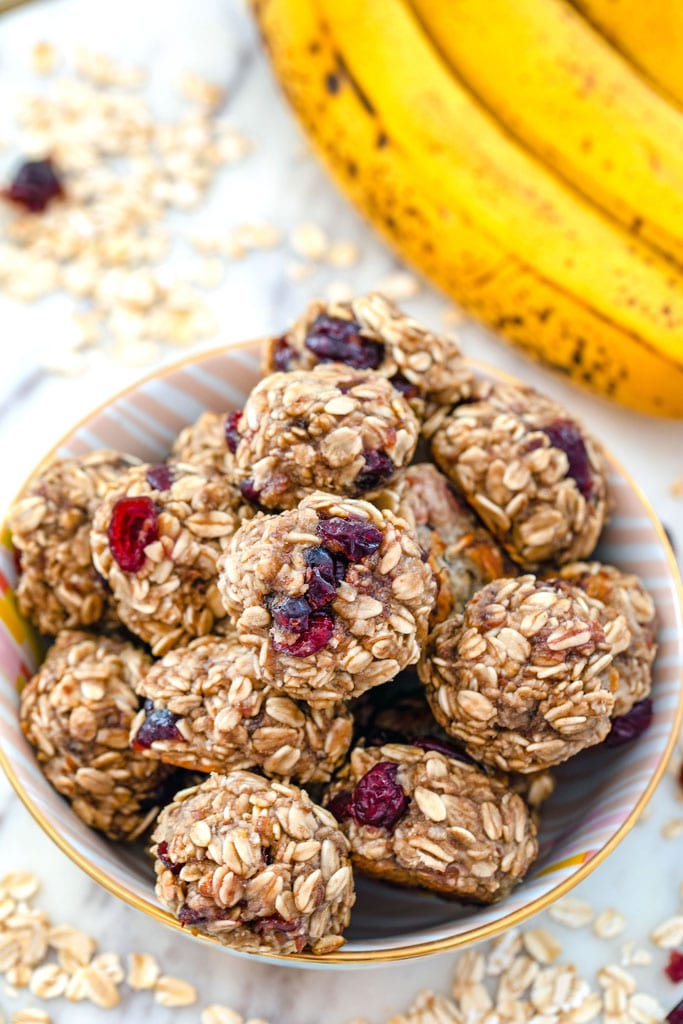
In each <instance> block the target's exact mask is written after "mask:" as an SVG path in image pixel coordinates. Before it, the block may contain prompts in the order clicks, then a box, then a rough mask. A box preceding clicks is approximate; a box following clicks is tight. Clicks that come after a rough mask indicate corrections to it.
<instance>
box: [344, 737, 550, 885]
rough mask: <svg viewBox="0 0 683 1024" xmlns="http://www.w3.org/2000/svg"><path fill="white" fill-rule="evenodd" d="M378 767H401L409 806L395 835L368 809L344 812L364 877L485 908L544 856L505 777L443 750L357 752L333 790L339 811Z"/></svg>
mask: <svg viewBox="0 0 683 1024" xmlns="http://www.w3.org/2000/svg"><path fill="white" fill-rule="evenodd" d="M378 765H379V766H384V767H386V766H387V765H388V766H396V769H397V770H396V772H395V773H392V778H394V780H395V784H396V785H398V786H400V788H401V789H402V790H403V793H404V794H405V797H406V798H407V805H406V807H405V811H404V813H403V814H402V816H401V817H399V819H398V821H397V823H396V824H395V826H394V827H393V828H391V829H387V828H381V827H377V826H376V825H374V824H372V823H367V821H366V818H365V817H364V815H363V813H362V811H363V809H361V810H360V811H358V810H357V811H356V812H355V813H354V811H353V809H351V810H350V811H349V813H348V816H347V815H346V814H345V812H344V811H343V810H338V814H340V815H341V816H342V819H341V822H340V823H341V827H342V829H343V830H344V833H345V835H346V836H347V837H348V840H349V843H350V844H351V858H352V860H353V864H354V866H355V867H357V868H358V869H359V870H360V871H361V872H362V873H363V874H367V875H371V876H376V877H379V878H384V879H386V880H387V881H391V882H397V883H399V884H401V885H408V886H420V887H422V888H426V889H433V890H435V891H436V892H439V893H442V894H444V895H448V896H456V897H458V898H459V899H463V900H466V901H475V902H484V903H491V902H493V901H495V900H498V899H501V898H502V897H503V896H505V895H506V894H507V893H508V892H509V891H510V890H511V889H512V888H513V886H514V885H515V884H516V883H517V882H518V881H519V880H520V879H521V878H523V876H524V875H525V874H526V871H527V869H528V868H529V866H530V864H532V863H533V861H534V860H535V858H536V853H537V842H536V828H535V826H534V824H533V822H532V821H531V817H530V814H529V809H528V807H527V805H526V803H525V802H524V800H523V799H522V797H521V796H518V795H517V794H516V793H513V792H512V791H511V789H510V788H509V786H508V784H507V781H506V780H505V779H504V778H497V777H496V776H494V775H487V774H486V772H484V771H482V769H481V768H479V767H478V766H477V765H474V764H467V763H465V762H463V761H461V760H457V759H456V758H455V757H448V756H444V754H442V753H440V752H439V751H438V750H423V749H420V748H419V747H415V746H410V745H406V744H395V743H392V744H385V745H384V746H381V747H368V748H365V747H356V748H355V749H354V750H353V751H352V753H351V757H350V760H349V763H348V765H347V766H346V767H345V768H344V769H343V770H342V771H341V772H340V773H339V775H338V777H337V779H336V781H335V782H334V783H333V784H332V786H330V787H329V788H328V790H327V793H326V797H325V802H326V804H327V805H328V806H329V807H330V808H331V809H332V810H333V812H334V810H335V809H339V808H341V806H342V805H341V799H342V798H343V797H344V796H345V795H350V794H352V793H353V792H354V791H356V792H357V790H356V787H357V786H358V785H359V783H360V784H361V786H362V784H363V783H362V780H363V779H366V778H367V777H368V773H369V772H372V770H373V768H375V767H376V766H378ZM382 795H383V794H381V793H380V799H381V797H382Z"/></svg>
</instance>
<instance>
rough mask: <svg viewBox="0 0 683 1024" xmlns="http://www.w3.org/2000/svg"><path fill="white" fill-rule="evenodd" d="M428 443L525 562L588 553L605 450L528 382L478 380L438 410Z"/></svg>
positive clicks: (602, 503) (599, 522)
mask: <svg viewBox="0 0 683 1024" xmlns="http://www.w3.org/2000/svg"><path fill="white" fill-rule="evenodd" d="M432 450H433V453H434V457H435V459H436V461H437V463H438V464H439V466H440V467H441V469H442V470H443V471H444V473H446V475H447V476H448V477H449V478H450V479H451V480H452V481H453V483H454V484H455V485H456V487H457V488H458V489H459V490H460V492H461V493H462V494H463V495H464V497H465V498H466V499H467V501H468V502H469V504H470V505H471V506H472V508H473V509H474V510H475V512H476V513H477V514H478V515H479V516H481V518H482V519H483V521H484V523H485V525H486V526H487V527H488V528H489V530H490V531H491V533H492V534H493V535H494V537H495V538H496V539H497V540H498V541H499V542H500V543H501V544H502V545H503V546H504V547H505V549H506V550H507V552H508V554H509V555H510V557H511V558H513V559H514V560H515V561H516V562H518V563H519V565H521V566H523V567H524V568H525V569H536V568H538V566H539V565H540V564H541V563H542V562H546V561H550V562H553V563H555V564H556V565H561V564H564V563H565V562H571V561H574V560H575V559H578V558H586V557H588V556H589V555H590V554H591V553H592V551H593V549H594V548H595V545H596V544H597V542H598V538H599V536H600V531H601V530H602V527H603V525H604V522H605V517H606V513H607V481H606V475H605V464H604V459H603V456H602V453H601V450H600V448H599V446H598V444H597V443H596V442H595V441H594V440H593V439H592V438H591V437H590V436H589V435H588V434H587V433H586V432H585V431H584V430H583V428H582V427H581V425H580V424H579V423H578V422H577V421H576V420H575V419H573V418H572V417H571V416H570V415H569V413H567V412H566V410H565V409H563V408H562V407H561V406H560V405H557V404H556V403H555V402H552V401H550V399H549V398H545V397H544V396H543V395H540V394H538V392H537V391H534V390H533V389H532V388H525V387H516V386H515V385H513V384H502V383H494V382H492V381H483V382H478V383H477V384H476V385H475V387H474V389H473V392H472V397H471V399H470V400H469V401H468V402H466V403H464V404H463V405H460V406H456V407H455V408H454V409H452V410H451V412H450V413H449V414H448V415H446V416H445V418H444V419H443V420H442V422H441V424H440V426H439V427H438V429H437V430H436V431H435V433H434V435H433V438H432Z"/></svg>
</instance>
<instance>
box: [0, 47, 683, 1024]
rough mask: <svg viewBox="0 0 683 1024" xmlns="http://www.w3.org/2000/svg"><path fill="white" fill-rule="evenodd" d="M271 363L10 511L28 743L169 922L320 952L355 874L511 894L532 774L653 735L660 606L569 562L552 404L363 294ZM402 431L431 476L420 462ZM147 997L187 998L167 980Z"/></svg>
mask: <svg viewBox="0 0 683 1024" xmlns="http://www.w3.org/2000/svg"><path fill="white" fill-rule="evenodd" d="M100 70H101V73H102V74H112V75H115V74H117V72H116V70H115V69H111V68H110V69H107V67H106V66H103V67H102V69H100ZM93 73H94V72H93ZM98 73H99V72H98ZM187 87H188V89H189V90H190V92H191V93H192V94H193V95H196V96H197V97H199V94H200V93H203V91H204V92H206V91H205V90H203V87H202V85H201V82H198V81H195V80H190V81H188V83H187ZM197 101H198V102H200V100H199V99H198V100H197ZM201 102H206V103H207V104H209V103H210V102H213V101H211V100H210V97H209V92H206V95H205V99H204V100H202V101H201ZM56 202H57V200H56V199H55V203H56ZM323 243H325V244H323ZM296 244H297V245H298V246H299V248H300V249H301V252H302V253H303V251H304V249H305V248H308V249H309V250H311V251H312V250H313V249H315V251H316V252H317V253H318V256H316V257H312V256H311V257H310V258H311V259H313V258H315V259H323V258H326V256H325V254H326V253H327V252H328V249H329V246H328V244H327V241H326V240H325V239H324V238H321V237H319V236H316V232H315V231H309V232H307V233H306V232H301V237H297V239H296ZM316 246H317V248H316ZM339 258H340V259H342V258H345V257H344V256H343V254H341V255H339ZM266 361H267V364H268V368H269V369H272V370H273V371H274V372H273V373H271V374H270V375H269V376H267V377H265V378H264V379H263V380H261V381H260V382H259V383H258V384H257V385H256V387H255V388H254V389H253V391H252V393H251V394H250V395H249V396H248V397H247V399H246V403H245V405H244V408H243V409H234V410H227V409H225V410H221V409H218V410H205V411H204V412H203V413H202V415H201V416H200V417H199V419H198V420H197V421H196V422H195V423H194V424H189V425H187V426H186V427H185V428H184V429H183V430H182V431H181V433H180V434H179V435H178V437H177V438H176V439H175V442H174V443H173V445H172V449H171V451H170V452H169V454H168V458H167V460H166V461H164V462H162V463H158V464H148V463H141V462H139V461H138V460H137V459H135V458H133V457H132V456H127V455H123V454H119V453H117V452H94V453H92V454H90V455H87V456H85V457H81V458H75V459H69V460H62V461H61V462H57V463H54V464H53V465H52V466H49V467H47V468H42V469H41V470H40V472H39V473H38V474H37V475H36V477H35V478H34V480H33V481H32V482H31V483H30V484H29V486H28V487H27V489H26V491H25V493H24V494H23V495H22V496H21V497H20V499H19V500H18V501H17V502H16V503H15V505H14V506H13V508H12V510H11V513H10V527H11V529H12V531H13V537H14V542H15V547H16V551H17V561H18V569H19V576H20V579H19V584H18V598H19V602H20V607H21V609H22V611H23V612H24V614H26V615H27V617H28V618H29V619H30V620H31V621H32V622H33V624H34V625H36V626H37V627H38V628H39V629H40V630H41V631H42V632H44V633H45V634H46V635H47V636H48V637H53V638H56V639H55V640H54V643H53V646H52V647H51V648H50V649H49V651H48V655H47V658H46V660H45V662H44V664H43V666H42V668H41V669H40V671H39V672H38V673H37V675H36V676H35V678H34V679H33V680H32V681H31V682H30V683H29V685H28V686H27V687H26V689H25V691H24V693H23V695H22V700H21V717H22V725H23V728H24V731H25V733H26V735H27V737H28V739H29V741H30V742H31V743H32V745H33V746H34V748H35V750H36V755H37V758H38V761H39V763H40V764H41V767H42V769H43V771H44V772H45V775H46V777H47V778H48V780H49V781H50V782H51V784H52V785H53V786H54V787H55V788H56V789H57V790H58V791H59V792H60V793H62V794H63V795H64V796H65V797H66V798H67V799H68V800H69V801H70V802H71V804H72V807H73V809H74V811H75V812H76V813H77V814H78V815H79V816H80V817H81V818H82V819H83V820H84V821H85V822H86V823H87V824H89V825H91V826H92V827H93V828H96V829H98V830H100V831H101V832H103V833H104V834H105V835H107V836H108V837H110V838H113V839H135V838H138V837H142V836H143V835H145V833H149V832H152V833H153V841H152V847H151V852H152V854H153V856H154V860H155V869H156V873H157V894H158V898H159V899H160V901H161V903H162V904H163V905H164V906H165V907H167V908H168V909H170V911H171V912H172V913H173V914H175V915H176V916H177V917H178V919H179V921H180V922H181V924H182V926H183V927H185V928H187V929H188V930H194V931H200V932H204V933H206V934H208V935H210V936H212V937H213V938H215V939H216V940H218V941H220V942H223V943H226V944H228V945H232V946H236V947H238V948H240V949H243V950H246V951H252V952H255V951H259V950H261V951H266V952H271V953H273V952H276V953H284V954H295V953H297V952H302V951H304V950H307V951H311V952H313V953H315V954H319V955H324V954H325V953H329V952H332V951H333V950H335V949H337V948H338V947H339V946H340V945H341V944H342V943H343V941H344V939H343V931H344V929H345V928H346V926H347V925H348V923H349V918H350V913H351V908H352V906H353V903H354V900H355V895H354V893H355V888H354V879H353V875H352V867H351V865H353V870H354V871H355V873H356V874H357V875H360V874H366V875H370V876H373V877H375V878H379V879H384V880H385V881H388V882H392V883H394V884H399V885H403V886H408V887H413V888H422V889H431V890H434V891H436V892H438V893H441V894H442V895H446V896H449V897H454V898H456V899H459V900H462V901H469V902H471V901H478V902H484V903H486V902H493V901H495V900H498V899H503V898H504V897H505V896H506V895H507V894H508V893H509V891H510V890H511V888H512V887H513V886H514V885H516V884H518V883H519V882H520V881H521V880H522V878H523V877H524V874H525V872H526V871H527V870H528V869H529V867H530V865H531V864H532V862H533V860H534V858H535V856H536V853H537V840H536V831H537V828H538V827H539V822H541V823H542V813H543V807H542V805H543V803H544V801H545V800H546V799H547V798H548V797H549V796H550V795H551V794H552V792H553V789H554V786H555V779H554V778H553V776H552V774H551V772H550V770H549V769H551V768H553V766H555V765H557V764H559V763H561V762H563V761H565V760H567V759H568V758H569V757H573V756H574V755H576V754H579V753H580V752H581V751H583V750H585V749H587V748H589V747H591V746H594V745H596V744H598V743H601V742H602V741H603V740H605V741H606V743H607V745H608V746H609V747H613V746H619V745H621V744H623V743H626V742H633V741H634V740H635V739H636V738H637V736H638V735H639V734H640V733H641V732H642V731H644V729H646V728H647V727H648V725H649V723H650V721H651V720H652V715H653V709H652V701H651V699H650V696H649V694H650V687H651V675H652V665H653V661H654V657H655V652H656V644H655V618H654V606H653V603H652V600H651V598H650V596H649V595H648V594H647V592H646V590H645V588H644V587H643V585H642V583H641V582H640V581H639V580H638V579H637V578H636V577H634V576H632V575H629V574H627V573H623V572H621V571H620V570H618V569H617V568H615V567H611V566H605V565H602V564H601V563H598V562H577V561H574V559H576V558H578V557H586V558H588V557H590V556H591V555H592V551H593V547H594V545H595V543H596V541H597V538H598V535H599V532H600V529H601V526H602V522H603V520H604V516H605V509H606V504H607V495H606V482H605V475H604V469H603V465H602V456H601V455H600V453H599V450H598V448H597V446H596V445H595V444H594V442H593V441H592V440H591V439H590V438H589V437H588V436H587V435H586V434H585V433H584V432H583V430H582V428H581V427H580V426H579V424H577V423H576V422H575V421H574V420H573V419H572V418H571V416H570V415H569V414H568V413H567V412H565V411H564V410H563V409H561V408H560V407H558V406H556V405H555V404H554V403H552V402H550V401H549V400H548V399H545V398H543V397H542V396H540V395H538V394H536V393H535V392H533V391H531V390H530V389H525V388H515V387H513V386H511V385H498V384H491V383H481V382H479V383H475V382H473V381H472V379H471V374H470V370H469V368H468V367H467V366H466V365H465V364H464V363H463V360H462V358H461V356H460V353H459V351H458V350H457V348H455V347H453V346H450V344H449V343H447V342H446V341H445V339H443V338H442V337H441V336H440V335H436V334H434V333H433V332H431V331H430V330H428V329H427V328H423V327H421V326H420V325H419V324H416V323H415V321H413V320H411V319H410V318H409V317H407V316H404V315H403V314H402V313H400V312H399V311H398V310H397V309H396V307H394V306H393V305H392V304H391V303H390V302H387V301H385V299H382V298H380V297H379V296H378V295H369V296H365V297H364V298H360V299H353V298H352V299H350V300H349V301H341V302H330V303H318V304H316V305H313V306H311V307H309V309H308V310H307V311H306V313H305V314H304V315H303V317H302V318H301V319H300V320H299V321H297V323H296V324H295V325H294V327H293V328H292V329H291V330H290V331H289V332H288V333H285V334H284V335H281V336H279V337H278V338H277V339H274V340H273V341H272V342H271V343H270V345H269V346H268V350H267V355H266ZM420 431H421V432H422V434H423V436H424V437H425V438H427V439H428V440H429V439H431V444H432V447H433V451H434V454H435V458H436V460H437V462H438V463H439V465H440V466H441V470H439V469H437V468H436V467H435V466H434V465H432V464H431V463H425V462H417V463H416V464H413V465H411V464H410V463H411V460H412V459H413V458H414V455H415V451H416V446H417V442H418V434H419V433H420ZM537 564H538V565H539V575H538V576H535V575H520V573H521V572H522V569H523V568H524V567H529V566H534V567H535V566H536V565H537ZM86 629H89V630H90V632H87V631H86ZM124 637H125V638H126V639H123V638H124ZM350 750H352V753H351V754H349V751H350ZM176 770H183V771H184V772H185V775H184V776H181V777H178V775H177V774H176ZM188 772H189V773H191V775H190V777H189V778H188V775H187V773H188ZM202 779H204V781H202ZM190 783H192V785H190ZM294 783H297V784H299V785H301V786H308V787H309V788H310V793H308V792H306V791H305V790H304V789H299V788H297V785H295V784H294ZM181 786H184V787H186V788H185V789H183V790H182V792H180V793H177V790H178V789H179V788H180V787H181ZM188 786H190V788H187V787H188ZM174 792H175V793H176V796H175V798H173V799H172V796H173V793H174ZM320 800H324V802H325V805H326V808H327V809H323V807H322V806H319V804H318V801H320ZM169 801H170V802H169ZM314 801H315V802H314ZM682 827H683V826H682V825H681V821H680V819H678V820H676V819H673V820H672V821H670V822H668V823H667V824H666V825H665V827H664V829H663V831H662V834H663V836H665V837H671V838H673V837H675V836H676V835H680V832H681V828H682ZM617 926H618V921H616V920H613V919H611V918H610V919H607V918H606V919H605V921H604V922H603V923H602V925H601V927H602V928H603V930H605V931H606V932H608V931H610V930H612V929H615V928H616V927H617ZM532 941H533V940H531V939H530V940H529V942H532ZM533 955H534V954H532V953H530V956H533ZM141 970H144V968H143V967H141ZM516 970H519V971H521V972H522V974H521V977H522V980H525V979H527V978H528V977H531V975H527V973H525V972H527V971H532V972H533V970H534V968H531V967H529V968H527V967H526V966H524V965H522V967H519V968H516ZM534 977H535V975H534ZM539 977H540V973H539ZM546 981H547V984H548V985H552V984H554V983H555V982H554V981H553V980H552V978H551V977H550V976H548V979H546V980H544V981H543V984H546ZM525 983H526V980H525ZM533 983H534V984H536V982H535V981H534V982H533ZM520 984H521V982H520ZM538 984H541V982H540V981H539V982H538ZM562 984H564V982H562ZM579 987H580V986H579ZM181 988H182V985H181ZM580 990H581V991H583V990H582V989H580ZM520 992H521V989H520ZM157 997H158V998H159V1000H160V1001H161V1000H166V1002H164V1005H169V1006H170V1005H180V1003H178V1002H177V1000H182V999H183V998H185V997H184V996H183V993H182V991H180V992H179V991H178V985H177V984H176V985H175V988H174V983H172V980H171V982H169V983H167V982H164V981H163V979H161V978H160V979H159V980H158V985H157ZM472 998H476V997H474V996H473V997H472ZM482 998H483V997H482ZM174 1001H175V1002H174ZM532 1001H533V1000H532ZM470 1005H471V1006H472V1007H474V1006H475V1003H474V1002H472V1003H471V1004H470ZM220 1009H221V1008H220V1007H218V1008H216V1007H213V1008H212V1007H207V1009H206V1011H205V1014H204V1016H205V1017H206V1022H208V1024H223V1019H222V1017H221V1013H220V1012H219V1011H220ZM214 1011H215V1012H214ZM444 1012H445V1011H444ZM228 1019H229V1021H230V1024H234V1022H233V1018H230V1017H229V1018H228ZM514 1019H515V1021H516V1020H517V1017H515V1018H514ZM525 1020H526V1018H525ZM203 1024H205V1022H204V1020H203ZM439 1024H440V1022H439ZM458 1024H460V1021H458ZM475 1024H478V1022H475ZM487 1024H488V1022H487ZM522 1024H523V1022H522ZM574 1024H580V1021H575V1022H574Z"/></svg>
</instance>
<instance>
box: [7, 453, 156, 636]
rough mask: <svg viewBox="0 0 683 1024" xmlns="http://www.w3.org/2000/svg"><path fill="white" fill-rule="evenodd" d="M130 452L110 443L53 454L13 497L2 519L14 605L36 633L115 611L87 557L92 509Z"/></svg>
mask: <svg viewBox="0 0 683 1024" xmlns="http://www.w3.org/2000/svg"><path fill="white" fill-rule="evenodd" d="M136 461H137V460H136V459H133V458H131V457H130V456H128V455H122V454H121V453H120V452H114V451H95V452H90V453H89V454H88V455H84V456H82V457H80V458H76V459H59V460H57V461H56V462H52V463H51V464H50V465H49V466H47V467H46V468H45V469H44V470H42V471H40V472H39V473H38V474H37V475H36V476H35V477H34V478H33V479H32V480H31V482H30V483H29V485H28V487H27V489H26V491H25V492H24V493H23V494H22V496H21V497H20V498H19V499H18V500H17V501H16V502H15V503H14V504H13V505H12V507H11V508H10V511H9V515H8V517H7V525H8V526H9V528H10V531H11V533H12V543H13V544H14V547H15V549H16V551H17V554H18V563H19V566H20V576H19V582H18V584H17V590H16V593H17V601H18V604H19V610H20V611H21V613H22V615H25V616H26V617H27V618H28V619H30V620H31V622H32V623H33V624H34V626H36V627H37V628H38V629H39V630H40V631H41V633H47V634H49V635H51V636H55V635H56V634H57V633H59V631H60V630H62V629H73V628H75V627H78V626H94V625H95V623H99V622H101V621H102V620H103V618H107V619H108V621H107V622H106V623H104V624H105V625H107V626H109V625H113V624H114V622H115V621H116V616H115V615H114V613H113V609H112V608H111V605H110V602H109V594H108V590H107V587H106V585H105V583H104V581H103V580H102V579H101V577H100V576H99V575H98V574H97V571H96V569H95V567H94V565H93V563H92V558H91V555H90V527H91V525H92V516H93V513H94V512H95V509H96V508H97V506H98V504H99V503H100V501H101V500H102V498H103V497H104V495H105V493H106V491H107V489H108V488H109V487H111V486H113V485H115V484H116V483H117V481H118V480H119V479H120V477H121V475H122V474H123V473H125V472H127V471H128V470H129V469H130V467H131V465H132V464H133V463H135V462H136Z"/></svg>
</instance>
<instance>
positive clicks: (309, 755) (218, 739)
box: [131, 633, 353, 783]
mask: <svg viewBox="0 0 683 1024" xmlns="http://www.w3.org/2000/svg"><path fill="white" fill-rule="evenodd" d="M138 693H139V694H140V696H142V697H145V698H146V701H145V708H144V709H143V710H141V711H140V712H139V713H138V716H137V718H136V719H135V722H134V723H133V727H132V730H131V743H132V745H133V748H134V749H135V750H142V751H149V753H150V755H151V756H153V757H155V758H160V759H161V760H162V761H166V762H168V763H169V764H174V765H178V766H179V767H181V768H188V769H190V770H195V771H201V772H229V771H234V770H236V769H239V768H261V769H262V770H263V772H264V773H265V774H266V775H269V776H274V777H276V778H292V779H295V780H296V781H297V782H304V783H306V782H327V781H328V780H329V778H330V776H331V774H332V772H333V771H334V769H335V768H337V767H338V766H339V765H340V764H341V762H342V761H343V760H344V757H345V756H346V753H347V751H348V749H349V746H350V745H351V733H352V728H353V719H352V717H351V715H350V713H349V712H348V711H347V710H346V707H345V706H344V705H343V704H334V705H331V706H330V707H329V708H319V709H317V710H315V709H313V708H311V707H310V706H309V705H308V704H305V703H304V702H303V701H295V700H292V698H291V697H288V696H287V695H286V694H283V693H282V691H280V690H275V689H274V688H273V687H271V686H268V685H267V684H266V683H265V682H264V681H263V679H262V677H261V673H260V671H259V666H258V652H257V650H256V649H255V648H254V647H245V646H244V645H243V644H242V643H240V641H239V640H238V638H237V637H236V636H235V635H234V634H232V633H229V634H228V635H227V636H224V637H218V636H205V637H199V638H198V639H196V640H193V641H192V643H191V644H190V645H189V646H188V647H177V648H175V649H174V650H172V651H169V653H168V654H166V655H165V656H164V657H163V658H162V659H161V661H157V662H156V663H155V664H154V665H153V666H152V668H151V669H150V670H149V672H148V673H147V674H146V675H145V677H144V678H143V679H142V681H141V682H140V684H139V686H138Z"/></svg>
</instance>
